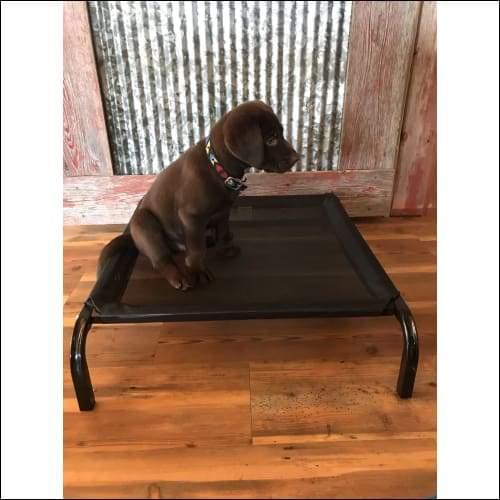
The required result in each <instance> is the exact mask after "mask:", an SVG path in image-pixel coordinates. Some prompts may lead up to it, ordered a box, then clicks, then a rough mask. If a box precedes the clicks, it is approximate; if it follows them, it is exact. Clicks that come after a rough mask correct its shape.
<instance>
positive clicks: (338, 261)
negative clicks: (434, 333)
mask: <svg viewBox="0 0 500 500" xmlns="http://www.w3.org/2000/svg"><path fill="white" fill-rule="evenodd" d="M231 229H232V231H233V233H234V241H235V244H236V245H237V246H239V247H240V248H241V250H242V252H241V255H239V256H238V257H236V258H232V259H228V258H222V257H217V256H216V255H215V254H214V255H212V254H211V251H210V250H209V252H208V265H209V268H210V269H211V270H212V271H213V272H214V274H215V276H216V279H215V281H213V282H212V283H209V284H207V283H202V284H200V285H199V286H198V287H196V288H195V289H194V290H191V291H188V292H179V291H176V290H174V289H172V288H171V287H170V286H169V284H168V283H167V282H166V281H165V280H164V279H163V278H162V277H160V276H159V275H158V274H157V273H155V272H154V271H153V270H152V268H151V266H150V264H149V262H148V261H147V260H146V259H145V258H144V257H143V256H142V255H138V253H137V250H136V249H135V248H134V247H133V246H132V245H131V246H130V247H129V248H126V249H124V250H123V252H122V253H121V254H119V255H115V256H113V257H111V258H110V259H109V260H108V261H107V262H105V263H104V266H103V272H102V274H101V276H100V278H99V279H98V281H97V283H96V284H95V286H94V288H93V290H92V292H91V293H90V296H89V298H88V299H87V301H86V302H85V304H84V306H83V308H82V310H81V312H80V314H79V316H78V319H77V321H76V324H75V328H74V332H73V339H72V344H71V375H72V378H73V384H74V386H75V391H76V396H77V399H78V404H79V407H80V410H92V409H93V408H94V405H95V399H94V392H93V389H92V383H91V380H90V374H89V370H88V366H87V361H86V357H85V343H86V339H87V334H88V333H89V331H90V329H91V326H92V325H93V324H96V323H106V324H108V323H114V324H119V323H153V322H167V321H207V320H219V321H220V320H226V319H233V320H234V319H254V318H309V317H342V316H344V317H345V316H387V315H395V316H396V318H397V319H398V321H399V323H400V325H401V330H402V334H403V352H402V357H401V366H400V370H399V378H398V381H397V388H396V390H397V393H398V395H399V396H400V397H401V398H409V397H411V395H412V392H413V385H414V381H415V374H416V371H417V363H418V340H417V332H416V327H415V323H414V321H413V317H412V314H411V312H410V310H409V308H408V306H407V305H406V303H405V301H404V300H403V298H402V297H401V295H400V293H399V291H398V290H397V289H396V287H395V286H394V284H393V283H392V281H391V279H390V278H389V276H388V275H387V274H386V272H385V271H384V269H383V268H382V266H381V265H380V263H379V262H378V260H377V258H376V257H375V256H374V255H373V253H372V251H371V250H370V248H369V246H368V244H367V243H366V241H365V240H364V239H363V237H362V236H361V234H360V233H359V231H358V230H357V228H356V226H355V225H354V224H353V222H352V221H351V220H350V219H349V216H348V215H347V213H346V211H345V210H344V207H343V206H342V204H341V203H340V202H339V200H338V199H337V197H336V196H335V195H331V194H330V195H321V196H285V197H278V196H266V197H251V196H248V197H242V198H239V199H238V200H237V202H236V204H235V207H234V209H233V213H232V223H231Z"/></svg>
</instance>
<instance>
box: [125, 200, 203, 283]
mask: <svg viewBox="0 0 500 500" xmlns="http://www.w3.org/2000/svg"><path fill="white" fill-rule="evenodd" d="M130 233H131V235H132V238H133V240H134V243H135V245H136V246H137V249H138V250H139V252H141V253H142V254H143V255H145V256H146V257H147V258H148V259H149V260H150V262H151V265H152V266H153V268H154V269H155V270H157V271H158V272H159V273H160V274H161V275H162V276H163V277H164V278H165V279H166V280H167V281H168V282H169V283H170V284H171V285H172V286H173V287H174V288H176V289H177V290H188V289H189V288H192V286H193V285H194V282H193V280H192V279H191V278H190V277H189V276H186V275H184V274H183V273H181V272H180V271H179V269H178V268H177V266H176V265H175V263H174V261H173V259H172V257H173V256H172V251H171V250H170V248H169V246H168V244H167V241H166V236H165V232H164V231H163V228H162V226H161V224H160V222H159V220H158V219H157V218H156V217H155V216H154V214H153V213H151V212H150V211H149V210H147V209H145V208H140V209H139V210H137V211H136V212H135V213H134V215H133V217H132V220H131V221H130Z"/></svg>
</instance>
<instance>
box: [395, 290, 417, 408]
mask: <svg viewBox="0 0 500 500" xmlns="http://www.w3.org/2000/svg"><path fill="white" fill-rule="evenodd" d="M394 305H395V314H396V317H397V318H398V320H399V323H400V324H401V330H402V332H403V341H404V346H403V354H402V357H401V366H400V368H399V377H398V385H397V392H398V395H399V397H400V398H403V399H405V398H411V396H412V394H413V386H414V384H415V375H416V374H417V365H418V337H417V327H416V326H415V321H414V320H413V316H412V314H411V311H410V309H409V308H408V306H407V305H406V303H405V301H404V300H403V299H402V298H401V297H399V298H398V299H397V300H396V301H395V304H394Z"/></svg>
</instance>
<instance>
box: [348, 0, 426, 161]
mask: <svg viewBox="0 0 500 500" xmlns="http://www.w3.org/2000/svg"><path fill="white" fill-rule="evenodd" d="M419 11H420V2H354V3H353V10H352V21H351V23H352V24H351V34H350V40H349V56H348V57H349V60H348V66H347V76H346V97H345V104H344V118H343V129H342V140H341V153H340V154H341V156H340V168H341V169H343V170H352V169H367V170H373V169H386V170H394V169H395V166H396V156H397V151H398V144H399V135H400V129H401V122H402V116H403V110H404V104H405V96H406V88H407V82H408V75H409V70H410V66H411V60H412V57H411V56H412V52H413V48H414V43H415V34H416V29H417V23H418V16H419Z"/></svg>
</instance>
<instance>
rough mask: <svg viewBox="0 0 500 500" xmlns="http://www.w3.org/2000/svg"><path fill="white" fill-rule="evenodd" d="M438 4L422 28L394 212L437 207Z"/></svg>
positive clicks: (429, 8)
mask: <svg viewBox="0 0 500 500" xmlns="http://www.w3.org/2000/svg"><path fill="white" fill-rule="evenodd" d="M436 65H437V61H436V5H435V2H429V1H426V2H424V3H423V5H422V14H421V19H420V26H419V31H418V37H417V43H416V46H415V56H414V61H413V68H412V73H411V79H410V85H409V88H408V97H407V103H406V113H405V118H404V123H403V130H402V133H401V142H400V147H399V157H398V168H397V174H396V182H395V185H394V195H393V201H392V210H391V214H393V215H401V214H424V213H426V212H427V211H428V210H432V208H433V207H435V206H436V202H435V200H436V146H437V140H436V135H437V134H436Z"/></svg>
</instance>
